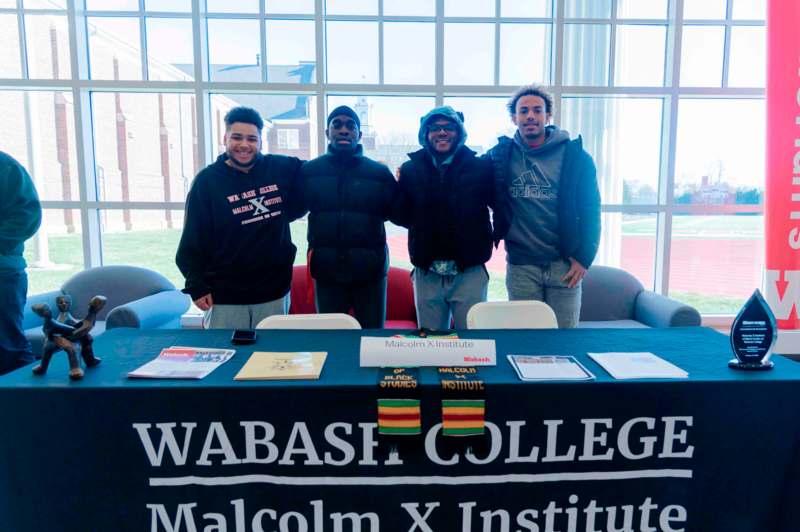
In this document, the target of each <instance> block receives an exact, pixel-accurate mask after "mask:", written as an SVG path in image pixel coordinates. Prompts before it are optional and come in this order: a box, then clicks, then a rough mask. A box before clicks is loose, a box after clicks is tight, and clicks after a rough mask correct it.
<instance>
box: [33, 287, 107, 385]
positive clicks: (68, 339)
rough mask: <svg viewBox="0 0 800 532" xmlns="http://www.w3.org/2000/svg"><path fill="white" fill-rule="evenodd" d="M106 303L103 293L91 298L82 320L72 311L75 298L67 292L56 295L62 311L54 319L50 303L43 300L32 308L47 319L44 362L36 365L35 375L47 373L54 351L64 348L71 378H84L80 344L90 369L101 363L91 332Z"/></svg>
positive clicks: (43, 327) (82, 355)
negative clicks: (77, 348) (78, 349)
mask: <svg viewBox="0 0 800 532" xmlns="http://www.w3.org/2000/svg"><path fill="white" fill-rule="evenodd" d="M105 304H106V298H105V297H103V296H94V297H93V298H92V299H91V300H90V301H89V310H88V312H87V313H86V317H85V318H83V319H82V320H78V319H75V318H74V317H73V316H72V314H70V312H69V310H70V307H71V306H72V298H70V296H67V295H62V296H59V297H58V298H56V305H57V306H58V310H59V313H58V315H57V316H56V318H55V319H54V318H53V313H52V311H51V310H50V305H48V304H47V303H40V304H38V305H33V306H32V307H31V309H32V310H33V312H35V313H36V314H37V315H39V316H41V317H42V318H44V325H43V326H42V331H43V332H44V334H45V337H46V338H45V342H44V352H43V354H42V361H41V363H40V364H39V365H37V366H36V367H34V368H33V373H34V374H35V375H44V374H45V373H47V367H48V366H49V365H50V359H51V358H52V357H53V354H54V353H56V352H58V351H60V350H62V349H63V350H64V351H65V352H66V353H67V357H68V358H69V378H70V379H72V380H78V379H82V378H83V370H82V369H81V365H80V363H79V362H78V356H77V353H76V347H77V346H78V345H80V351H81V358H83V362H84V364H86V367H87V368H93V367H94V366H96V365H98V364H99V363H100V359H99V358H97V357H96V356H94V349H93V348H92V343H93V342H94V338H92V335H91V334H89V332H90V331H91V330H92V327H94V324H95V321H97V313H98V312H100V310H102V308H103V307H104V306H105Z"/></svg>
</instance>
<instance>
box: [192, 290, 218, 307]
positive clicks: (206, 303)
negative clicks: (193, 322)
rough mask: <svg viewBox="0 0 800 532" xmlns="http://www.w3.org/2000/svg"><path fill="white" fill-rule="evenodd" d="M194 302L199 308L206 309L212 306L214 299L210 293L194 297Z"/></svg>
mask: <svg viewBox="0 0 800 532" xmlns="http://www.w3.org/2000/svg"><path fill="white" fill-rule="evenodd" d="M194 304H195V305H196V306H197V308H199V309H200V310H208V309H210V308H211V307H212V306H214V300H213V299H212V298H211V294H206V295H204V296H203V297H198V298H197V299H195V300H194Z"/></svg>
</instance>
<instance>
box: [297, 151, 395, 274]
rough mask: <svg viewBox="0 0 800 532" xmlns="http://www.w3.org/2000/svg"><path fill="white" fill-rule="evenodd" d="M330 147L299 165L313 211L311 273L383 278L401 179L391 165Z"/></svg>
mask: <svg viewBox="0 0 800 532" xmlns="http://www.w3.org/2000/svg"><path fill="white" fill-rule="evenodd" d="M362 152H363V149H362V146H361V145H359V146H358V149H357V150H356V153H355V155H344V156H342V155H340V154H337V153H333V152H332V151H331V150H330V149H329V150H328V153H326V154H325V155H323V156H321V157H317V158H316V159H314V160H313V161H309V162H307V163H305V164H304V165H303V167H302V169H301V170H300V176H301V190H302V195H299V196H298V197H297V198H298V201H300V202H301V205H302V208H303V209H305V210H307V211H308V212H309V216H308V248H309V252H310V253H311V262H310V265H311V275H312V276H313V277H314V278H315V279H317V280H320V281H324V282H330V283H341V284H351V283H360V282H368V281H374V280H378V279H380V278H381V277H383V276H385V275H386V272H387V271H388V270H389V251H388V249H387V247H386V231H385V229H384V227H383V222H384V221H386V220H387V219H389V215H390V212H391V209H392V206H393V204H394V201H395V195H396V192H397V182H396V181H395V179H394V176H392V173H391V172H390V171H389V169H388V168H387V167H386V166H385V165H383V164H381V163H378V162H376V161H373V160H371V159H368V158H367V157H364V156H363V154H362Z"/></svg>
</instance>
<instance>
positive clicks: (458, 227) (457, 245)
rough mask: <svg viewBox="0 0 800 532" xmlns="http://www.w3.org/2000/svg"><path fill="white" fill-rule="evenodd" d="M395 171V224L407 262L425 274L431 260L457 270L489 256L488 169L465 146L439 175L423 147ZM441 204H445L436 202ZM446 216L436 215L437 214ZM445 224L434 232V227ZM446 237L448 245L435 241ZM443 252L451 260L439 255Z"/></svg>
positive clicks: (491, 194) (491, 192)
mask: <svg viewBox="0 0 800 532" xmlns="http://www.w3.org/2000/svg"><path fill="white" fill-rule="evenodd" d="M408 157H409V160H408V161H406V162H405V163H403V166H401V167H400V195H399V199H398V203H397V206H396V209H397V221H398V222H400V225H403V226H404V227H408V229H409V230H408V252H409V255H410V257H411V263H412V264H413V265H414V266H416V267H418V268H421V269H423V270H427V269H428V268H429V267H430V265H431V263H432V262H433V261H434V260H454V261H455V262H456V265H457V266H458V268H459V270H462V271H463V270H464V269H466V268H469V267H471V266H477V265H480V264H484V263H485V262H486V261H488V260H489V259H490V258H491V256H492V225H491V223H490V221H489V207H490V205H491V204H492V199H493V190H492V165H491V163H490V162H489V161H486V160H482V159H479V158H477V157H476V156H475V152H474V151H472V150H471V149H469V148H467V147H466V146H461V147H459V148H458V150H457V151H456V154H455V157H454V158H453V161H452V163H450V164H449V165H447V166H446V167H445V170H444V172H443V173H441V172H440V171H439V170H438V169H437V168H436V167H435V166H434V164H433V159H432V156H431V154H430V152H429V151H428V149H427V148H423V149H421V150H419V151H416V152H414V153H409V154H408ZM439 200H441V201H443V202H445V203H438V201H439ZM439 212H443V213H446V216H438V215H437V213H439ZM437 223H445V224H446V227H443V228H436V227H434V224H437ZM437 235H440V236H441V235H448V237H450V238H452V241H451V242H447V243H445V242H439V241H437ZM443 249H446V250H447V251H448V252H449V253H447V254H448V255H452V256H442V250H443Z"/></svg>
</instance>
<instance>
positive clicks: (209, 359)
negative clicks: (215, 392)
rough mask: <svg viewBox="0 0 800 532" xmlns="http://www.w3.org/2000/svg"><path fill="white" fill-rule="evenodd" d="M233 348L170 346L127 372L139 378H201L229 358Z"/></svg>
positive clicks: (129, 375)
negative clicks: (145, 362)
mask: <svg viewBox="0 0 800 532" xmlns="http://www.w3.org/2000/svg"><path fill="white" fill-rule="evenodd" d="M235 352H236V351H235V350H234V349H218V348H214V347H181V346H172V347H167V348H164V349H162V350H161V353H159V355H158V356H157V357H156V358H154V359H153V360H151V361H150V362H148V363H147V364H145V365H143V366H141V367H139V368H136V369H135V370H133V371H131V372H130V373H128V377H133V378H140V379H202V378H203V377H205V376H206V375H208V374H209V373H211V372H212V371H214V370H215V369H217V368H218V367H219V366H221V365H222V364H224V363H225V362H227V361H228V360H230V359H231V357H232V356H233V354H234V353H235Z"/></svg>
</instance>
